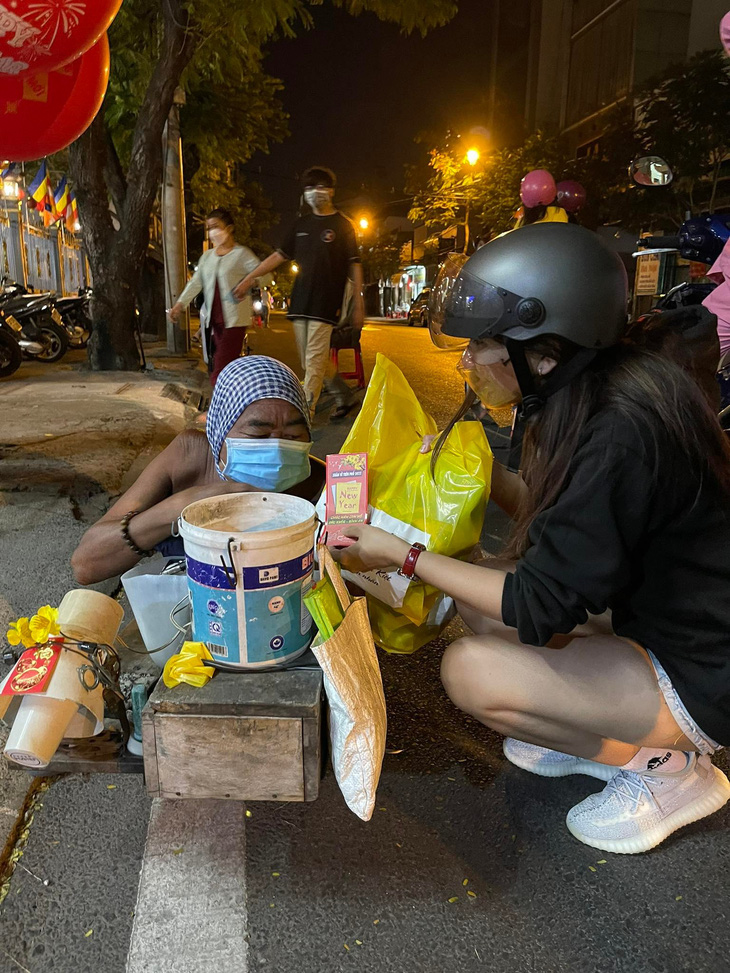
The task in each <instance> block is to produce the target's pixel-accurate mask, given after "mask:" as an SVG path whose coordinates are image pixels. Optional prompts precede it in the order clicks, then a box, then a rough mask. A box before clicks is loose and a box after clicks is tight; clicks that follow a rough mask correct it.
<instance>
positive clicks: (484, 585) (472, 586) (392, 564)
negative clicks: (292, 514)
mask: <svg viewBox="0 0 730 973" xmlns="http://www.w3.org/2000/svg"><path fill="white" fill-rule="evenodd" d="M343 533H345V534H346V535H347V536H348V537H352V538H354V539H355V541H356V543H354V544H353V545H352V546H351V547H346V548H343V549H342V550H340V551H337V550H333V551H332V554H333V556H334V557H335V559H336V560H337V561H339V562H340V563H341V564H342V566H343V567H344V568H346V569H347V570H348V571H370V570H372V569H374V568H389V569H391V570H392V569H394V568H400V567H402V566H403V563H404V562H405V559H406V556H407V554H408V551H409V550H410V547H411V545H410V544H409V543H408V541H404V540H401V539H400V537H396V536H395V535H394V534H389V533H388V532H387V531H384V530H380V528H379V527H371V526H370V525H368V524H362V525H360V524H358V525H356V526H354V527H348V528H347V529H346V530H344V531H343ZM417 572H418V577H419V578H420V579H421V581H425V582H426V584H430V585H433V586H434V587H435V588H438V589H439V590H440V591H443V592H445V594H447V595H451V597H452V598H454V599H458V600H459V604H461V605H466V606H468V607H469V608H472V609H473V610H474V611H476V612H478V613H479V614H480V615H486V616H488V617H489V618H494V619H496V620H497V621H501V620H502V590H503V588H504V579H505V578H506V577H507V572H506V571H503V570H501V569H498V568H489V567H486V566H485V564H484V562H482V564H468V563H466V562H465V561H458V560H457V559H456V558H453V557H444V555H443V554H432V553H431V552H430V551H424V552H423V553H422V554H421V555H420V556H419V558H418V564H417Z"/></svg>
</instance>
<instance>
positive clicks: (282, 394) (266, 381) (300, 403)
mask: <svg viewBox="0 0 730 973" xmlns="http://www.w3.org/2000/svg"><path fill="white" fill-rule="evenodd" d="M259 399H283V400H284V402H289V403H291V405H293V406H294V407H295V408H296V409H299V411H300V412H301V414H302V415H303V416H304V421H305V422H306V423H307V428H308V429H309V428H310V425H309V409H308V407H307V399H306V396H305V395H304V389H303V388H302V383H301V382H300V381H299V379H298V378H297V377H296V375H295V374H294V372H293V371H292V370H291V368H289V367H288V366H287V365H284V364H283V363H282V362H280V361H277V360H276V359H275V358H269V357H267V356H266V355H247V356H246V357H245V358H236V359H235V361H232V362H230V364H228V365H226V367H225V368H224V369H223V371H222V372H221V373H220V375H219V376H218V380H217V381H216V383H215V388H214V389H213V398H212V399H211V401H210V408H209V409H208V421H207V422H206V425H205V433H206V435H207V437H208V442H209V443H210V448H211V452H212V453H213V460H214V462H215V465H216V470H217V472H218V476H220V478H221V479H223V478H224V477H223V474H222V473H221V472H220V470H218V459H219V457H220V453H221V447H222V446H223V443H224V442H225V439H226V436H227V435H228V433H229V432H230V431H231V429H232V428H233V426H234V425H235V423H236V422H237V421H238V419H239V418H240V417H241V414H242V413H243V410H244V409H246V408H247V407H248V406H249V405H251V403H252V402H258V400H259Z"/></svg>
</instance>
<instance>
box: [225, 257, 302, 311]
mask: <svg viewBox="0 0 730 973" xmlns="http://www.w3.org/2000/svg"><path fill="white" fill-rule="evenodd" d="M287 259H288V258H287V257H285V256H284V255H283V254H281V253H279V251H278V250H274V252H273V253H271V254H269V256H268V257H267V258H266V259H265V260H262V261H261V263H260V264H259V265H258V267H256V268H255V269H254V270H252V271H251V272H250V273H249V274H247V275H246V276H245V277H244V278H243V280H241V281H239V282H238V283H237V284H236V286H235V287H234V288H233V296H234V297H236V298H237V299H238V300H239V301H240V300H242V299H243V298H244V297H245V296H246V294H247V293H248V291H249V290H250V289H251V287H252V286H253V282H254V281H255V280H256V278H257V277H263V276H264V274H268V273H269V272H270V271H272V270H276V268H277V267H280V266H281V265H282V264H283V263H285V262H286V261H287Z"/></svg>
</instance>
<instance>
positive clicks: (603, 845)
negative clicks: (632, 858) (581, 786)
mask: <svg viewBox="0 0 730 973" xmlns="http://www.w3.org/2000/svg"><path fill="white" fill-rule="evenodd" d="M687 756H688V758H689V761H688V764H687V766H686V767H685V768H684V770H680V771H678V772H676V773H673V774H662V773H659V772H657V771H653V772H651V773H644V774H637V773H636V772H635V771H633V770H622V771H621V772H620V773H618V774H617V775H616V776H615V777H614V778H613V780H611V781H609V783H608V784H606V786H605V787H604V789H603V790H602V791H601V792H600V793H599V794H591V796H590V797H587V798H586V799H585V800H584V801H581V802H580V804H576V805H575V807H574V808H571V809H570V811H568V816H567V818H566V823H567V825H568V830H569V831H570V833H571V834H572V835H573V836H574V837H576V838H577V839H578V841H582V842H583V843H584V844H586V845H591V846H592V847H593V848H599V849H600V850H601V851H612V852H615V853H617V854H622V855H635V854H637V853H638V852H642V851H648V850H649V849H650V848H654V847H655V846H656V845H658V844H660V843H661V842H662V841H664V839H665V838H668V837H669V835H670V834H672V832H674V831H676V830H677V829H678V828H682V827H684V825H685V824H691V823H692V822H693V821H699V820H700V818H704V817H706V816H707V815H708V814H713V813H714V812H715V811H719V810H720V808H721V807H722V806H723V805H724V804H725V803H726V802H727V801H728V800H730V781H729V780H728V779H727V777H726V776H725V774H723V772H722V771H721V770H718V768H717V767H714V766H713V765H712V762H711V760H710V758H709V757H707V756H702V757H698V756H697V754H695V753H692V754H688V755H687Z"/></svg>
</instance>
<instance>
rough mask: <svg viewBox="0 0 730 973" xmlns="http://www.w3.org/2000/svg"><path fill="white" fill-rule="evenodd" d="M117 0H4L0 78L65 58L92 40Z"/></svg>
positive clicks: (64, 61)
mask: <svg viewBox="0 0 730 973" xmlns="http://www.w3.org/2000/svg"><path fill="white" fill-rule="evenodd" d="M121 5H122V0H5V2H4V3H2V4H0V78H2V77H7V76H14V75H17V74H21V73H23V72H25V71H32V72H33V73H37V72H39V71H51V70H53V69H54V68H60V67H63V65H64V64H70V62H71V61H73V60H75V59H76V58H77V57H79V56H80V55H81V54H84V53H85V52H86V51H88V50H89V49H90V48H91V47H93V46H94V44H96V42H97V41H98V40H99V38H100V37H101V36H102V34H104V33H105V31H106V29H107V28H108V27H109V25H110V24H111V22H112V20H114V18H115V17H116V15H117V12H118V10H119V8H120V7H121Z"/></svg>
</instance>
